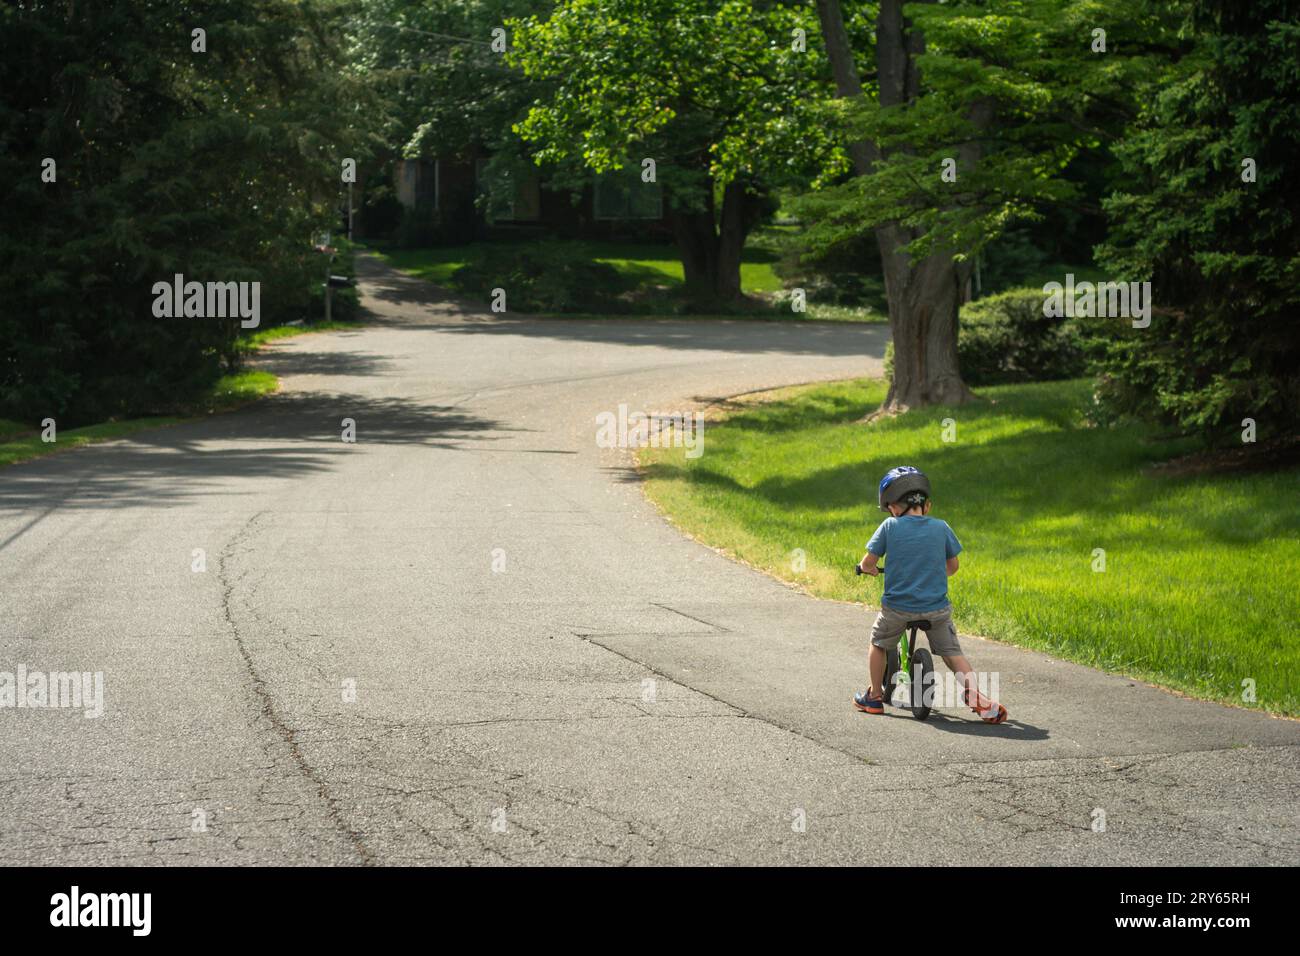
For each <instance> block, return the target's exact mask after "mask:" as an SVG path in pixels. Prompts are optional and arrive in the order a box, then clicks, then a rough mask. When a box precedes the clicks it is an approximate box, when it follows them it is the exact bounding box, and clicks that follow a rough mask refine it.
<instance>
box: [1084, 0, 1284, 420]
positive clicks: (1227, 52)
mask: <svg viewBox="0 0 1300 956" xmlns="http://www.w3.org/2000/svg"><path fill="white" fill-rule="evenodd" d="M1192 27H1194V28H1195V29H1196V31H1197V35H1198V42H1197V47H1196V50H1195V53H1194V55H1193V56H1190V57H1188V58H1187V59H1186V60H1185V61H1184V62H1183V63H1182V64H1181V65H1180V68H1179V75H1178V76H1177V77H1176V78H1175V81H1173V82H1170V81H1168V80H1166V81H1165V82H1164V83H1163V84H1160V85H1158V86H1157V85H1154V84H1153V85H1152V86H1150V87H1148V88H1146V89H1145V90H1144V92H1145V93H1146V100H1147V102H1148V103H1149V106H1148V107H1147V108H1146V109H1145V110H1144V112H1143V115H1142V120H1141V123H1140V125H1139V126H1138V127H1137V128H1136V129H1135V130H1133V132H1132V133H1131V134H1130V135H1129V136H1128V137H1127V138H1126V140H1125V141H1124V143H1123V145H1122V146H1121V147H1120V148H1119V150H1118V153H1119V156H1120V159H1121V161H1122V163H1123V166H1124V170H1125V173H1126V179H1125V181H1126V183H1127V185H1126V187H1125V189H1124V190H1123V191H1122V192H1118V193H1116V194H1115V195H1114V196H1112V197H1111V198H1110V199H1109V200H1108V201H1107V203H1106V208H1107V212H1108V213H1109V215H1110V217H1111V220H1112V223H1113V227H1112V232H1111V235H1110V238H1109V239H1108V241H1107V242H1106V244H1105V245H1104V246H1103V248H1102V249H1101V250H1099V253H1100V256H1101V259H1102V261H1103V262H1104V263H1105V264H1107V265H1108V266H1109V267H1110V268H1111V269H1113V270H1115V271H1116V272H1117V273H1118V274H1120V275H1122V276H1124V277H1126V278H1129V279H1135V280H1142V279H1149V280H1150V281H1151V283H1152V299H1153V302H1154V304H1155V308H1154V316H1153V320H1152V324H1151V327H1150V328H1149V329H1146V330H1128V331H1125V332H1123V333H1122V334H1119V335H1117V336H1115V337H1114V338H1113V339H1112V341H1111V342H1110V345H1109V349H1108V354H1107V357H1106V359H1105V363H1104V374H1103V375H1102V377H1101V379H1100V381H1099V386H1098V391H1097V400H1098V403H1099V405H1098V417H1100V418H1102V419H1107V420H1113V419H1114V418H1116V417H1122V416H1125V415H1138V416H1143V417H1147V418H1151V419H1155V420H1157V421H1161V422H1164V423H1167V424H1170V425H1173V426H1175V427H1177V428H1179V429H1182V430H1186V431H1189V432H1196V433H1198V434H1200V435H1202V436H1203V437H1204V438H1206V439H1207V440H1209V441H1211V442H1216V441H1217V442H1231V441H1239V435H1240V429H1241V423H1242V421H1243V419H1245V418H1252V419H1255V420H1256V422H1257V427H1258V433H1259V440H1260V441H1261V442H1263V441H1265V440H1266V439H1268V438H1282V437H1284V436H1288V435H1293V434H1295V431H1296V427H1297V424H1300V321H1297V319H1298V313H1300V69H1298V68H1297V59H1298V56H1297V50H1300V4H1297V3H1295V2H1294V0H1261V2H1256V3H1249V4H1241V3H1235V2H1231V0H1228V2H1219V0H1201V2H1197V3H1196V4H1195V5H1194V15H1193V17H1192V18H1191V19H1190V20H1189V29H1191V28H1192ZM1246 158H1251V159H1253V160H1254V161H1255V164H1256V166H1257V170H1258V179H1257V181H1256V182H1253V183H1248V182H1244V181H1243V179H1242V173H1243V168H1242V163H1243V160H1244V159H1246Z"/></svg>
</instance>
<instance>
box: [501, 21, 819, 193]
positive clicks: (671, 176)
mask: <svg viewBox="0 0 1300 956" xmlns="http://www.w3.org/2000/svg"><path fill="white" fill-rule="evenodd" d="M510 26H511V29H512V31H513V39H514V45H513V47H512V50H511V53H510V62H511V63H513V64H515V65H517V66H519V67H520V68H521V69H522V70H523V71H524V73H525V74H526V75H527V76H528V77H530V78H531V79H534V80H536V81H539V82H545V83H547V84H548V90H549V92H548V95H546V96H545V97H543V98H540V99H538V100H537V101H536V102H535V103H534V104H533V106H532V108H531V109H530V110H529V112H528V114H527V116H526V117H525V118H524V119H523V120H522V121H521V122H520V123H518V124H517V125H516V127H515V129H516V131H517V132H518V133H519V134H520V135H521V136H522V137H523V138H524V139H525V140H527V141H528V142H530V143H533V144H535V145H536V146H537V161H538V162H539V163H551V164H563V165H567V166H569V167H570V168H572V167H577V168H579V169H581V170H591V171H596V172H605V171H608V170H614V169H621V168H623V167H624V165H626V164H628V163H629V162H632V163H634V164H637V163H639V161H640V159H641V158H642V157H650V158H653V159H655V160H656V163H657V177H658V181H659V182H661V183H663V184H664V187H665V189H666V191H667V195H668V199H669V201H670V203H671V204H672V206H673V207H674V208H680V209H692V210H700V209H705V208H707V207H708V206H709V203H710V201H711V199H712V191H713V189H714V188H715V186H721V185H723V184H726V183H729V182H734V181H745V182H753V183H762V184H763V185H764V186H765V187H767V188H771V187H774V186H778V185H782V184H785V183H795V182H800V183H804V184H806V183H807V182H808V181H810V180H812V179H815V178H816V177H818V176H820V175H822V174H823V173H825V172H826V170H827V169H828V168H831V169H833V168H843V166H844V160H843V154H842V152H841V151H839V150H837V149H836V148H835V145H834V143H833V142H832V140H831V138H830V136H829V135H828V134H827V131H825V130H824V129H823V128H822V126H821V124H820V123H819V122H817V119H818V114H817V111H816V109H815V108H814V105H813V103H814V98H813V97H810V96H809V95H808V93H809V90H810V89H812V88H814V87H815V85H816V84H817V83H818V82H819V79H820V78H821V77H820V74H819V72H818V71H819V69H820V67H821V64H819V61H818V58H817V57H815V56H813V55H812V54H811V53H809V52H795V51H794V50H793V49H792V42H793V40H792V36H793V31H794V30H795V29H803V30H805V31H806V33H807V35H808V36H809V37H810V38H815V37H816V36H817V29H818V28H817V22H816V20H815V17H814V15H813V13H812V11H811V10H810V9H808V8H801V7H792V6H791V7H787V6H782V5H769V4H759V3H753V2H751V0H724V2H721V3H715V2H709V0H562V2H560V3H558V4H557V5H556V7H555V9H554V11H553V12H552V13H551V15H550V17H549V18H545V17H537V16H535V17H530V18H528V19H524V20H519V21H514V22H512V23H511V24H510ZM809 42H810V43H811V42H813V41H812V40H810V41H809Z"/></svg>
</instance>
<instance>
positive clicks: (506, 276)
mask: <svg viewBox="0 0 1300 956" xmlns="http://www.w3.org/2000/svg"><path fill="white" fill-rule="evenodd" d="M452 281H453V283H455V285H456V287H457V288H458V289H461V290H463V291H464V292H465V293H466V294H468V295H472V296H475V297H477V298H480V299H489V298H491V296H492V290H493V289H497V288H501V289H505V290H506V295H507V304H508V306H509V308H510V309H511V311H520V312H618V311H625V309H624V307H623V306H624V303H622V302H620V301H619V299H618V296H619V294H620V293H621V292H623V291H624V287H625V285H626V283H625V282H624V280H623V278H622V276H620V275H619V272H618V270H617V269H615V268H614V267H613V266H611V265H609V264H608V263H605V262H594V261H591V260H588V259H583V258H575V256H574V254H573V251H572V250H566V249H565V248H563V247H562V246H559V245H549V246H548V245H539V246H537V247H535V248H519V247H517V246H513V247H502V246H478V247H476V248H475V249H474V251H473V253H472V254H471V259H470V261H469V262H468V263H466V264H465V265H463V266H461V267H460V268H459V269H457V270H456V271H455V272H454V273H453V274H452Z"/></svg>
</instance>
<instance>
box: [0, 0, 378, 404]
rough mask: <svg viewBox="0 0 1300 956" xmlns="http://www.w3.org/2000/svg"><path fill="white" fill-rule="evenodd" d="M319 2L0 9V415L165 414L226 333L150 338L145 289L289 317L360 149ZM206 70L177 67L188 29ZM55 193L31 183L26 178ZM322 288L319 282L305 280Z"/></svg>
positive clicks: (204, 330) (214, 323)
mask: <svg viewBox="0 0 1300 956" xmlns="http://www.w3.org/2000/svg"><path fill="white" fill-rule="evenodd" d="M342 13H343V11H342V10H341V8H339V7H338V6H337V5H336V4H334V3H330V2H326V0H308V2H301V3H300V2H289V0H264V2H256V3H255V2H252V0H212V2H203V3H198V2H196V3H170V2H161V0H140V2H132V3H126V2H104V3H86V4H75V5H73V4H63V3H57V4H56V3H29V4H24V5H21V6H14V5H8V4H6V5H4V6H3V7H0V88H2V89H3V90H4V99H3V102H2V103H0V143H3V149H0V178H2V179H3V181H4V182H6V183H7V184H11V186H12V188H11V190H10V192H9V193H8V195H7V199H6V202H5V203H3V204H0V302H3V312H0V410H4V411H6V412H7V413H9V414H11V415H13V417H16V418H22V419H28V418H32V417H35V418H40V417H43V416H45V415H52V416H55V417H56V418H58V419H59V421H60V423H61V424H63V423H65V422H66V423H68V424H74V423H76V422H81V421H97V420H103V419H107V418H111V417H117V416H126V415H135V414H141V413H145V412H149V411H152V410H160V409H166V408H170V407H172V406H173V405H174V404H175V403H177V402H180V401H184V400H185V399H187V398H189V397H193V396H196V395H199V394H202V393H203V392H204V391H205V390H206V389H207V388H209V387H210V386H211V385H212V383H213V382H214V381H215V380H216V379H217V377H218V376H219V375H220V374H221V371H222V369H223V365H228V364H229V363H230V362H232V361H234V360H235V357H236V350H235V346H234V343H235V340H236V336H237V334H238V324H237V320H221V319H192V318H191V319H183V318H179V319H160V318H156V317H154V315H153V313H152V304H153V294H152V287H153V284H154V283H155V282H157V281H169V280H171V278H172V277H173V276H174V275H175V274H176V273H181V274H184V275H185V277H186V279H187V280H198V281H258V282H261V284H262V285H261V310H262V322H263V324H274V323H276V322H279V321H284V320H287V319H291V318H301V317H302V315H303V313H304V312H305V311H306V310H307V309H308V308H309V307H310V303H311V299H312V295H313V291H312V287H313V285H314V284H315V283H316V282H318V281H319V280H318V279H317V275H318V272H317V265H318V262H317V261H316V259H315V258H314V257H313V254H312V253H311V251H310V247H309V241H310V237H311V235H312V234H313V232H315V231H317V230H320V229H322V228H329V227H331V226H333V225H335V211H336V209H337V203H338V202H339V199H340V197H341V195H342V188H341V184H340V161H341V159H342V158H343V156H344V155H354V154H352V153H351V152H349V153H341V151H340V150H339V148H338V147H337V146H336V145H335V144H338V143H351V142H357V141H360V140H362V139H363V136H362V135H361V132H360V131H361V129H362V120H363V117H364V113H363V112H361V111H359V109H358V100H359V98H360V96H361V94H360V93H359V92H358V90H357V89H356V88H355V84H353V83H352V82H350V81H349V79H348V78H347V77H346V76H344V75H341V74H340V72H339V67H340V65H341V60H340V57H339V51H338V50H337V49H336V43H337V39H336V38H337V37H339V36H341V35H342V30H341V16H342ZM196 25H201V26H202V27H203V29H205V30H206V33H207V37H206V40H207V52H195V51H192V49H191V42H192V41H191V29H192V28H193V27H195V26H196ZM46 157H49V158H52V159H54V160H55V162H56V163H57V181H55V182H52V183H50V182H43V181H42V180H41V178H40V174H41V171H42V160H43V159H44V158H46ZM322 271H323V270H322Z"/></svg>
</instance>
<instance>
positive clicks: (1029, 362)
mask: <svg viewBox="0 0 1300 956" xmlns="http://www.w3.org/2000/svg"><path fill="white" fill-rule="evenodd" d="M1043 298H1044V296H1043V291H1042V290H1041V289H1036V288H1033V287H1025V288H1019V289H1008V290H1007V291H1006V292H1000V293H998V294H997V295H991V296H988V297H987V298H984V299H977V300H976V301H974V302H968V303H966V305H964V306H962V310H961V322H960V326H959V330H958V334H957V358H958V361H959V362H960V363H961V373H962V377H963V378H964V379H965V380H966V381H967V382H968V383H969V384H971V385H1001V384H1006V383H1009V382H1038V381H1050V380H1053V379H1063V378H1076V377H1078V376H1080V375H1082V374H1084V372H1085V371H1087V366H1088V355H1089V345H1088V343H1087V342H1085V341H1084V338H1083V335H1082V332H1081V330H1080V328H1079V326H1078V324H1077V322H1076V321H1075V320H1074V319H1067V318H1060V317H1049V316H1045V315H1043Z"/></svg>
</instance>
